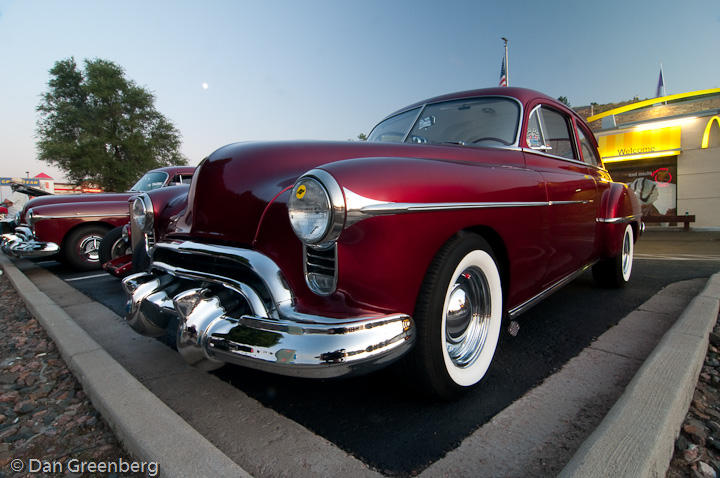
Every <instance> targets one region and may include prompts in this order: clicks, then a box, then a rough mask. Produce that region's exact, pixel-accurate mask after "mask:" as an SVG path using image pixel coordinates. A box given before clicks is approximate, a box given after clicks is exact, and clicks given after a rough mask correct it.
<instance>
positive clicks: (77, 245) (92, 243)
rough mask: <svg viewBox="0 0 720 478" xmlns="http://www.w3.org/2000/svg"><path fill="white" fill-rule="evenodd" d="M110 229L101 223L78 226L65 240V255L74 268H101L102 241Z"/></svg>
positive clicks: (87, 269) (86, 269) (84, 269)
mask: <svg viewBox="0 0 720 478" xmlns="http://www.w3.org/2000/svg"><path fill="white" fill-rule="evenodd" d="M107 231H108V229H107V228H106V227H103V226H99V225H89V226H82V227H78V228H77V229H75V230H73V231H71V232H70V233H69V234H68V235H67V237H66V238H65V241H64V246H63V249H64V250H63V255H64V256H65V261H66V262H67V264H68V265H70V266H71V267H72V268H74V269H77V270H81V271H90V270H93V269H99V268H100V266H101V264H100V241H102V238H103V237H104V236H105V234H106V233H107Z"/></svg>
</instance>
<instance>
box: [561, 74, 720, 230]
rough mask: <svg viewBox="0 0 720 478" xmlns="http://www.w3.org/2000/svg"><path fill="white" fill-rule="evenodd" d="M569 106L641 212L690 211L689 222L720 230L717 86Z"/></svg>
mask: <svg viewBox="0 0 720 478" xmlns="http://www.w3.org/2000/svg"><path fill="white" fill-rule="evenodd" d="M608 106H610V108H608ZM575 110H576V111H577V112H578V113H579V114H580V115H581V116H583V117H585V119H586V120H587V121H588V122H589V124H590V127H591V128H592V130H593V132H594V133H595V135H596V137H597V139H598V145H599V150H600V155H601V156H602V158H603V162H604V163H605V166H606V167H607V169H608V171H610V174H611V175H612V177H613V179H614V180H616V181H623V182H625V183H628V184H629V185H630V186H631V187H632V188H633V189H634V190H635V191H636V193H637V194H638V196H639V198H640V200H641V202H642V203H643V215H655V216H663V215H668V216H669V215H685V214H690V215H695V217H696V222H695V223H694V224H693V227H696V228H711V229H720V188H718V186H717V185H718V184H719V183H720V88H716V89H710V90H702V91H695V92H689V93H683V94H677V95H669V96H665V97H662V98H655V99H651V100H643V101H633V102H629V103H621V104H619V105H592V106H583V107H579V108H575Z"/></svg>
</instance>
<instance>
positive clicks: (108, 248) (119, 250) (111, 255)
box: [99, 227, 132, 265]
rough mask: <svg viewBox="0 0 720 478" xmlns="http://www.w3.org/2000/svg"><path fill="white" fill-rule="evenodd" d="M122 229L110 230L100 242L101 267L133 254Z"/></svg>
mask: <svg viewBox="0 0 720 478" xmlns="http://www.w3.org/2000/svg"><path fill="white" fill-rule="evenodd" d="M122 230H123V228H122V227H116V228H115V229H110V231H109V232H108V233H107V234H105V237H103V238H102V241H100V251H99V254H100V265H102V264H105V263H106V262H110V261H111V260H113V259H117V258H118V257H121V256H126V255H128V254H132V249H131V248H130V247H129V245H128V241H126V240H125V238H123V233H122Z"/></svg>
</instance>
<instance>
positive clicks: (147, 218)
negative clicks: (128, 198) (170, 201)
mask: <svg viewBox="0 0 720 478" xmlns="http://www.w3.org/2000/svg"><path fill="white" fill-rule="evenodd" d="M154 220H155V214H154V211H153V206H152V201H150V198H149V197H148V196H147V195H146V194H141V195H139V196H137V197H136V198H135V199H133V201H132V204H131V205H130V221H131V223H133V224H134V225H135V226H136V227H137V229H138V231H140V232H142V233H144V234H148V233H151V232H152V231H153V227H154Z"/></svg>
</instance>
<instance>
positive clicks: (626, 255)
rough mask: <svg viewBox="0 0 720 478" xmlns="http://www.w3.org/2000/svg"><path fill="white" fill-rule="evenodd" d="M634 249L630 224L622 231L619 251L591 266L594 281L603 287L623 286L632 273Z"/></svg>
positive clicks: (633, 237)
mask: <svg viewBox="0 0 720 478" xmlns="http://www.w3.org/2000/svg"><path fill="white" fill-rule="evenodd" d="M634 250H635V235H634V234H633V229H632V226H631V225H630V224H628V225H627V226H626V227H625V230H624V231H623V238H622V246H621V248H620V252H619V253H618V254H617V255H616V256H614V257H609V258H607V259H602V260H601V261H600V262H598V263H597V264H595V265H594V266H593V268H592V273H593V278H594V279H595V282H597V283H598V284H599V285H601V286H603V287H616V288H617V287H625V284H627V283H628V281H629V280H630V274H631V273H632V264H633V256H634Z"/></svg>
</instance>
